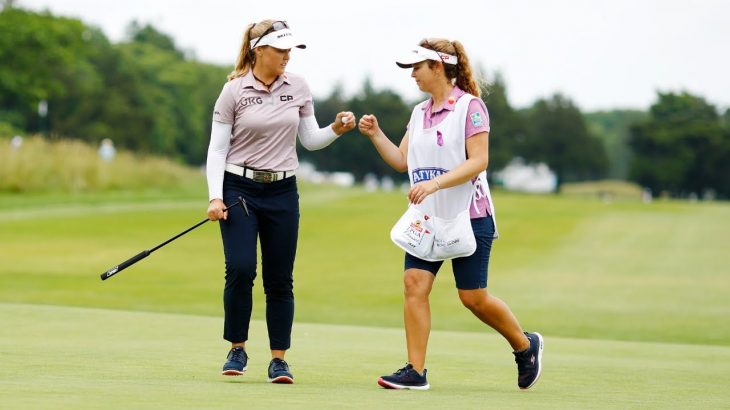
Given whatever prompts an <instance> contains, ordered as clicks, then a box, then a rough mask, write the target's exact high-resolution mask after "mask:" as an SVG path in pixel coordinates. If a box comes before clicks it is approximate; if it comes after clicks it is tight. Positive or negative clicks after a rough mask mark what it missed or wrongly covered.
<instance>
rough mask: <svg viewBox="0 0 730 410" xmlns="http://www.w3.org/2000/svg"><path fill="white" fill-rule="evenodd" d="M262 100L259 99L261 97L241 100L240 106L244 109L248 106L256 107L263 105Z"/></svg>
mask: <svg viewBox="0 0 730 410" xmlns="http://www.w3.org/2000/svg"><path fill="white" fill-rule="evenodd" d="M263 103H264V100H262V99H261V97H246V98H244V99H242V100H241V105H242V106H244V107H248V106H249V105H258V104H263Z"/></svg>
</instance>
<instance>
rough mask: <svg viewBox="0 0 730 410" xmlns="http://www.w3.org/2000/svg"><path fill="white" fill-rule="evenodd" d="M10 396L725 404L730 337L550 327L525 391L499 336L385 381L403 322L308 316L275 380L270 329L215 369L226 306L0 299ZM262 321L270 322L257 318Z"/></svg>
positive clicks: (272, 402) (437, 348) (456, 340)
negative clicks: (198, 311) (245, 365)
mask: <svg viewBox="0 0 730 410" xmlns="http://www.w3.org/2000/svg"><path fill="white" fill-rule="evenodd" d="M0 321H1V322H2V323H3V326H4V327H6V328H12V329H13V335H12V336H11V335H10V334H9V333H7V332H5V333H2V336H0V351H2V356H1V357H2V359H3V366H1V367H0V397H3V407H4V408H13V409H15V408H68V409H85V408H101V407H103V408H134V409H163V408H178V409H200V408H207V409H217V408H220V409H223V408H236V407H242V408H271V407H275V408H317V409H323V408H332V409H335V408H370V409H380V408H393V409H395V408H404V407H407V408H422V409H461V408H485V407H486V408H535V407H539V408H544V409H570V408H576V409H586V408H616V409H632V408H633V409H648V408H655V409H666V408H726V406H727V403H728V402H729V401H730V394H729V393H727V390H725V389H724V387H725V386H726V385H727V383H728V382H730V376H728V364H727V363H728V362H730V348H728V347H719V346H715V347H710V346H695V345H677V344H656V343H638V342H615V341H597V340H586V339H572V338H560V337H548V338H547V339H546V345H545V346H546V347H545V371H544V374H543V377H542V379H541V381H540V383H539V384H538V385H537V386H536V387H535V388H534V389H533V390H530V391H528V392H520V391H519V390H518V389H517V387H516V381H515V379H516V375H515V366H514V362H513V361H512V358H511V354H510V353H509V350H508V347H507V346H506V344H505V342H504V340H502V339H501V338H500V337H498V336H496V335H494V334H488V333H486V332H485V333H465V332H450V331H435V332H433V335H432V338H431V343H430V348H431V351H432V353H431V354H430V356H429V367H430V368H431V371H430V373H429V382H430V383H431V385H432V389H431V390H429V391H427V392H409V391H393V390H384V389H380V388H379V387H377V385H376V383H375V382H376V380H377V377H378V376H379V375H380V374H382V373H384V372H387V371H391V370H394V367H395V366H397V365H399V364H401V363H402V362H403V360H404V354H403V347H402V346H403V343H404V342H403V334H402V333H403V332H402V331H401V330H399V329H387V328H372V327H359V326H343V325H337V326H335V325H322V324H310V323H301V322H298V323H296V324H295V327H294V334H293V338H294V341H295V344H296V349H293V350H292V351H291V352H290V354H289V355H288V359H289V361H290V362H291V363H292V366H293V367H292V370H293V371H294V373H295V376H296V383H295V384H294V385H291V386H281V385H271V384H268V383H266V382H265V377H266V366H267V364H268V358H269V355H268V351H267V343H266V342H265V340H263V338H260V337H259V338H256V339H252V340H251V342H250V343H249V344H248V352H249V355H250V356H251V359H250V361H249V370H248V372H247V373H246V374H245V375H244V376H241V377H238V378H225V377H223V376H220V375H219V367H220V365H221V361H222V357H223V356H224V354H225V351H226V346H225V345H224V344H223V343H221V342H219V341H217V340H215V338H214V337H213V335H218V334H219V333H220V326H221V321H220V319H219V318H211V317H205V316H191V315H179V314H159V313H146V312H129V311H126V312H125V311H112V310H104V309H79V308H68V307H58V306H46V307H44V306H34V305H14V304H0ZM252 331H253V333H255V334H259V335H261V334H264V333H265V331H266V328H265V324H264V323H263V322H261V321H254V322H253V324H252Z"/></svg>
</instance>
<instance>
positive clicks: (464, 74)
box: [452, 40, 480, 97]
mask: <svg viewBox="0 0 730 410" xmlns="http://www.w3.org/2000/svg"><path fill="white" fill-rule="evenodd" d="M452 44H453V45H454V51H455V52H456V58H457V59H458V61H457V63H456V85H457V86H458V87H459V88H461V89H462V90H464V91H466V92H467V93H469V94H471V95H473V96H475V97H479V96H480V90H479V85H477V82H476V81H475V80H474V75H473V74H472V71H471V65H470V64H469V57H467V55H466V51H465V50H464V46H463V45H462V44H461V43H460V42H458V41H456V40H454V42H453V43H452Z"/></svg>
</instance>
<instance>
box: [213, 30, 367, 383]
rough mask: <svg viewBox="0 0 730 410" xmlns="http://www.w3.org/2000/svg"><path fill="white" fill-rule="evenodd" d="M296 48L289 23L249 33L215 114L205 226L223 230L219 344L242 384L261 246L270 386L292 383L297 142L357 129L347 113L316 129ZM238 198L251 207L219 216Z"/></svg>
mask: <svg viewBox="0 0 730 410" xmlns="http://www.w3.org/2000/svg"><path fill="white" fill-rule="evenodd" d="M294 47H297V48H306V46H305V45H304V44H303V43H301V42H300V41H299V40H298V39H297V38H296V36H295V35H294V33H293V32H292V31H291V29H290V28H289V25H288V24H287V23H286V22H285V21H275V20H264V21H261V22H258V23H254V24H250V25H249V26H248V27H247V28H246V30H245V33H244V36H243V44H242V46H241V51H240V53H239V55H238V60H237V62H236V68H235V70H234V71H233V72H232V73H231V74H230V75H229V76H228V82H227V83H226V84H225V85H224V86H223V90H222V91H221V93H220V96H219V97H218V101H217V102H216V104H215V110H214V114H213V127H212V132H211V137H210V146H209V148H208V160H207V172H206V173H207V179H208V191H209V199H210V205H209V206H208V217H209V218H210V220H213V221H217V220H220V230H221V237H222V239H223V251H224V254H225V263H226V265H225V269H226V276H225V288H224V291H223V306H224V311H225V322H224V330H223V337H224V339H226V340H228V341H229V342H231V350H230V351H229V353H228V357H227V361H226V363H225V364H224V365H223V371H222V372H223V374H224V375H229V376H231V375H241V374H243V373H244V372H245V371H246V369H247V365H248V355H247V354H246V341H247V340H248V337H249V334H248V330H249V321H250V319H251V308H252V303H253V301H252V295H251V290H252V287H253V282H254V278H255V277H256V255H257V249H256V242H257V240H258V241H259V242H260V243H261V259H262V262H261V265H262V266H261V268H262V269H261V276H262V277H263V281H264V282H263V284H264V293H265V294H266V324H267V327H268V333H269V347H270V349H271V356H272V360H271V362H270V364H269V368H268V380H269V381H270V382H272V383H293V382H294V376H293V375H292V373H291V371H290V369H289V366H288V364H287V363H286V362H285V361H284V354H285V353H286V351H287V350H288V349H289V347H290V346H291V329H292V321H293V319H294V294H293V292H292V289H293V285H292V282H293V276H292V271H293V268H294V257H295V254H296V249H297V236H298V231H299V194H298V193H297V181H296V176H295V175H294V174H295V171H296V169H297V167H298V165H299V163H298V161H297V153H296V138H297V135H299V140H300V141H301V143H302V145H303V146H304V147H305V148H306V149H309V150H316V149H320V148H324V147H326V146H327V145H329V144H330V143H331V142H332V141H334V140H335V139H336V138H337V137H338V136H339V135H341V134H343V133H345V132H347V131H349V130H351V129H353V128H355V117H354V116H353V114H352V113H350V112H340V113H338V114H337V116H336V118H335V121H334V122H333V123H332V124H330V125H328V126H326V127H324V128H320V127H319V125H318V124H317V120H316V119H315V117H314V108H313V106H312V95H311V92H310V91H309V87H308V86H307V83H306V82H305V81H304V79H303V78H302V77H300V76H298V75H295V74H291V73H289V72H287V71H286V65H287V63H288V62H289V57H290V53H291V49H292V48H294ZM239 196H241V197H243V199H244V201H245V204H246V207H245V208H244V207H236V208H233V209H231V210H230V211H228V212H223V209H224V208H225V205H224V204H232V203H235V202H236V199H237V198H238V197H239Z"/></svg>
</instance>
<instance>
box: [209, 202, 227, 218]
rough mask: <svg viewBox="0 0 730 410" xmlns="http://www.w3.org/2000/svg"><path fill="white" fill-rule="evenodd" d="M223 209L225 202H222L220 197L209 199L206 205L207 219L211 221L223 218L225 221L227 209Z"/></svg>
mask: <svg viewBox="0 0 730 410" xmlns="http://www.w3.org/2000/svg"><path fill="white" fill-rule="evenodd" d="M224 209H226V204H224V203H223V200H222V199H220V198H216V199H214V200H212V201H210V205H208V219H210V220H211V221H218V220H220V219H223V220H224V221H225V220H226V219H227V218H228V211H225V212H223V210H224Z"/></svg>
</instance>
